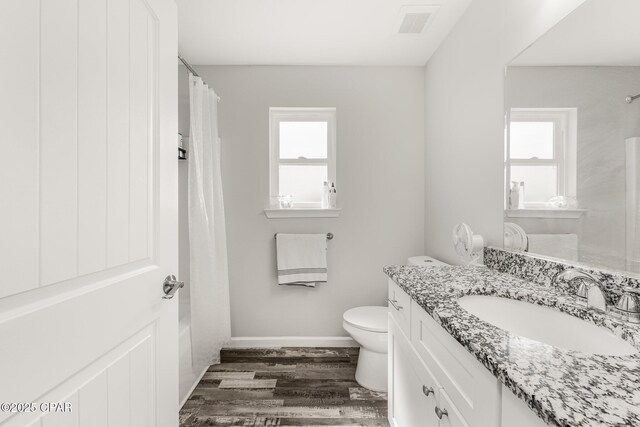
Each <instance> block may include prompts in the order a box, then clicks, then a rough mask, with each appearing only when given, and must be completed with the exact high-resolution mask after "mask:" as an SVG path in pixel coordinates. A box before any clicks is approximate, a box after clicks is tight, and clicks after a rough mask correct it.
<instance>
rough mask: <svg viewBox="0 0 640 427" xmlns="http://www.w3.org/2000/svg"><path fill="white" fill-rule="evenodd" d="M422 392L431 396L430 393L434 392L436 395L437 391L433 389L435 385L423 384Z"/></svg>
mask: <svg viewBox="0 0 640 427" xmlns="http://www.w3.org/2000/svg"><path fill="white" fill-rule="evenodd" d="M422 392H423V393H424V395H425V396H429V395H430V394H433V395H434V396H435V392H434V391H433V387H427V386H426V385H423V386H422Z"/></svg>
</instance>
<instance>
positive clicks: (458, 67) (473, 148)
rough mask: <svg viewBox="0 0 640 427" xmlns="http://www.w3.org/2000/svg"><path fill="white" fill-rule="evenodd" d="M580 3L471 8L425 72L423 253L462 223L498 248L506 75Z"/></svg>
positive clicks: (521, 2) (553, 0) (434, 251)
mask: <svg viewBox="0 0 640 427" xmlns="http://www.w3.org/2000/svg"><path fill="white" fill-rule="evenodd" d="M583 1H584V0H564V1H558V0H474V1H473V3H471V6H470V7H469V9H467V11H466V12H465V14H464V16H463V17H462V18H461V19H460V21H458V23H457V24H456V26H455V27H454V29H453V30H452V32H451V33H450V34H449V36H448V37H447V39H446V40H445V41H444V42H443V44H442V45H441V46H440V48H439V49H438V51H436V53H435V55H434V56H433V57H432V58H431V59H430V61H429V63H428V64H427V67H426V71H425V76H426V78H425V93H426V94H425V97H426V104H425V114H426V122H425V127H426V130H425V137H426V146H425V250H426V252H427V254H429V255H432V256H435V257H437V258H440V259H442V260H443V261H447V262H450V263H459V259H458V258H457V256H456V255H455V252H454V251H453V247H452V245H451V229H452V227H453V225H454V224H455V223H457V222H460V221H464V222H467V223H468V224H469V225H470V226H471V228H472V229H473V230H474V232H476V233H478V234H482V235H483V236H484V237H485V240H486V241H488V243H489V244H491V245H496V246H502V221H503V219H502V209H503V181H504V177H503V156H504V154H503V147H504V138H503V124H504V119H503V115H504V112H503V104H504V96H503V93H504V67H505V66H506V64H507V63H508V62H509V61H510V60H511V59H512V58H514V57H515V56H516V55H517V54H518V53H519V52H520V51H522V50H523V49H524V48H526V47H527V46H528V45H529V44H531V43H532V42H533V41H534V40H535V39H536V38H537V37H539V36H541V35H542V34H543V33H544V32H545V31H547V30H548V29H549V28H551V27H552V26H553V25H554V24H555V23H557V22H558V21H559V20H560V19H561V18H563V17H564V16H566V15H567V14H568V13H569V12H570V11H572V10H573V9H575V7H577V6H578V5H579V4H581V3H582V2H583Z"/></svg>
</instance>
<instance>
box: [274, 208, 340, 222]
mask: <svg viewBox="0 0 640 427" xmlns="http://www.w3.org/2000/svg"><path fill="white" fill-rule="evenodd" d="M340 210H341V209H339V208H337V209H321V208H290V209H278V208H273V209H265V210H264V215H265V216H266V217H267V218H272V219H277V218H337V217H338V216H339V215H340Z"/></svg>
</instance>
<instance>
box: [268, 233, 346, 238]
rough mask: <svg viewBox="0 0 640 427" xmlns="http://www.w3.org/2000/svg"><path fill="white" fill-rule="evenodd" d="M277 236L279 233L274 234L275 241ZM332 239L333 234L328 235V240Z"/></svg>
mask: <svg viewBox="0 0 640 427" xmlns="http://www.w3.org/2000/svg"><path fill="white" fill-rule="evenodd" d="M277 235H278V233H276V234H274V235H273V238H274V239H275V238H276V236H277ZM331 239H333V233H327V240H331Z"/></svg>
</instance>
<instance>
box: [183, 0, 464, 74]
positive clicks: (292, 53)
mask: <svg viewBox="0 0 640 427" xmlns="http://www.w3.org/2000/svg"><path fill="white" fill-rule="evenodd" d="M471 1H472V0H177V4H178V28H179V30H178V32H179V49H180V53H181V54H182V55H183V56H184V57H185V58H186V59H187V60H188V61H189V62H191V63H192V64H198V65H417V66H422V65H424V64H425V63H426V62H427V60H428V59H429V57H430V56H431V55H432V54H433V52H434V51H435V50H436V48H437V47H438V46H439V44H440V43H441V42H442V40H444V38H445V37H446V35H447V34H448V33H449V31H450V30H451V28H452V27H453V26H454V25H455V23H456V22H457V21H458V19H459V18H460V16H461V15H462V14H463V12H464V11H465V10H466V8H467V7H468V5H469V4H470V3H471ZM405 5H440V8H439V9H438V11H437V13H436V14H435V16H433V18H432V19H431V21H430V23H429V24H428V27H427V28H426V29H425V30H424V31H423V33H422V34H419V35H396V34H394V29H395V28H396V27H397V21H398V19H399V15H400V8H401V7H402V6H405Z"/></svg>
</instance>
